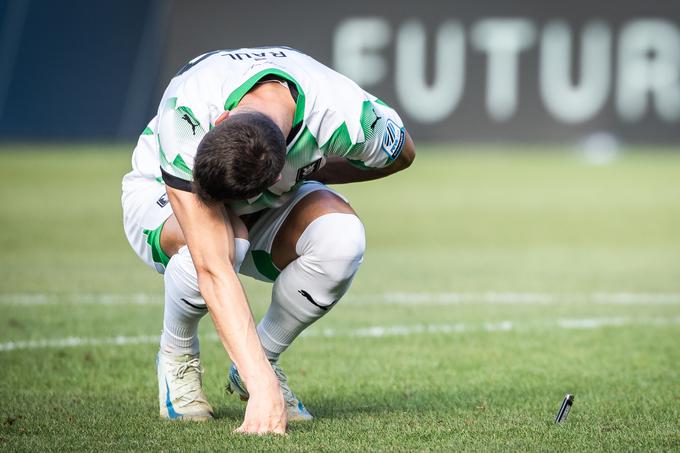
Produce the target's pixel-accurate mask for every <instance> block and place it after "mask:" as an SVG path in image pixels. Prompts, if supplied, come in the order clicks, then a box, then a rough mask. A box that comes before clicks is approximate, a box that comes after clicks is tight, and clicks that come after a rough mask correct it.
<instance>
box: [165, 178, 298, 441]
mask: <svg viewBox="0 0 680 453" xmlns="http://www.w3.org/2000/svg"><path fill="white" fill-rule="evenodd" d="M167 193H168V198H169V200H170V203H171V204H172V208H173V212H174V213H175V217H176V219H177V222H178V224H179V226H180V227H181V230H182V233H183V235H184V238H185V239H186V243H187V245H188V247H189V251H190V252H191V257H192V260H193V262H194V266H195V267H196V272H197V274H198V285H199V289H200V291H201V294H202V295H203V298H204V299H205V302H206V304H207V306H208V308H209V312H210V315H211V316H212V319H213V322H214V323H215V329H216V330H217V333H218V335H219V337H220V340H221V341H222V344H223V345H224V347H225V349H226V350H227V353H228V354H229V356H230V357H231V359H232V360H233V361H234V363H236V364H237V366H238V367H239V370H240V372H241V373H242V374H243V376H244V379H245V380H246V382H248V383H249V385H248V390H249V392H250V395H251V398H250V400H249V402H248V406H247V408H246V415H245V418H244V421H243V424H242V425H241V426H240V427H239V428H238V430H237V431H239V432H244V433H258V434H259V433H267V432H273V433H284V432H285V429H286V413H285V408H284V404H283V398H282V395H281V391H280V388H279V383H278V381H277V380H276V377H275V376H274V373H273V371H272V368H271V366H270V364H269V362H268V361H267V358H266V357H265V355H264V353H263V351H262V347H261V346H260V341H259V339H258V336H257V332H256V330H255V323H254V321H253V318H252V314H251V312H250V307H249V305H248V301H247V299H246V296H245V293H244V292H243V287H242V286H241V282H240V281H239V279H238V277H237V275H236V273H235V272H234V269H233V265H232V262H231V261H232V260H233V255H234V250H233V245H232V244H233V243H234V232H233V228H232V226H231V223H230V222H229V221H228V216H227V215H225V212H224V208H223V207H221V206H220V205H212V206H208V205H206V204H204V203H202V202H201V201H200V200H198V198H197V197H196V195H194V194H192V193H189V192H183V191H179V190H176V189H173V188H171V187H168V188H167Z"/></svg>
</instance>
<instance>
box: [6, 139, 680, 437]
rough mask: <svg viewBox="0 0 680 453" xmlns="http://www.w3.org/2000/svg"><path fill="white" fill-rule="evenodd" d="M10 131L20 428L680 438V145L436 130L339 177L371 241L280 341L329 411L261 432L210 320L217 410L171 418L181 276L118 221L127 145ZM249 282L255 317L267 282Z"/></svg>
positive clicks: (10, 335) (316, 409) (117, 433)
mask: <svg viewBox="0 0 680 453" xmlns="http://www.w3.org/2000/svg"><path fill="white" fill-rule="evenodd" d="M1 151H2V153H1V154H0V155H1V157H2V165H1V166H0V206H1V208H0V209H1V211H0V246H1V247H0V250H1V251H0V269H2V280H0V313H1V315H0V450H7V451H14V450H100V451H106V450H178V451H179V450H182V451H186V450H213V449H214V450H224V449H235V450H262V449H272V450H281V451H298V450H309V451H311V450H313V451H317V450H329V451H333V450H335V451H345V450H354V451H357V450H374V451H379V450H397V451H399V450H401V451H410V450H547V451H555V450H558V449H562V450H565V451H566V450H578V451H591V450H611V451H615V450H616V451H618V450H648V449H653V450H678V449H680V434H679V432H680V428H679V426H680V425H679V424H678V420H680V409H679V406H680V384H678V383H679V382H680V348H679V347H678V345H679V344H680V177H679V175H680V154H678V153H672V152H664V151H663V150H649V149H637V150H630V151H626V152H624V153H623V154H622V156H621V157H620V159H618V160H616V161H614V162H612V163H611V164H609V165H606V166H590V165H588V164H586V163H585V162H584V161H583V160H582V159H580V157H579V156H578V155H577V154H576V153H574V152H570V151H567V150H561V151H560V150H545V151H546V152H539V151H540V150H533V151H521V150H519V149H512V150H505V151H503V152H501V151H499V150H494V149H474V150H464V149H463V148H456V149H453V150H452V149H444V148H427V149H425V147H421V150H420V154H419V156H418V158H417V160H416V162H415V164H414V166H413V167H412V168H411V169H409V170H408V171H407V172H404V173H403V174H399V175H395V176H393V177H390V178H387V179H385V180H381V181H375V182H370V183H362V184H356V185H350V186H344V187H340V190H341V192H343V193H344V194H345V195H347V196H348V197H349V198H350V199H351V200H352V203H353V205H354V207H355V208H356V209H357V211H358V212H359V214H360V216H361V217H362V219H363V221H364V223H365V225H366V229H367V233H368V251H367V254H366V258H365V262H364V264H363V267H362V269H361V270H360V272H359V274H358V276H357V278H356V280H355V283H354V286H353V288H352V290H351V291H350V293H349V294H348V295H347V296H346V298H345V299H344V300H343V301H342V302H341V303H339V304H338V306H337V307H336V308H334V309H333V311H332V312H331V313H330V314H329V315H328V316H327V317H325V318H324V319H322V320H321V321H320V322H318V323H317V324H316V325H314V326H313V327H312V328H310V329H309V331H308V334H307V335H306V336H305V337H302V338H300V339H299V340H298V341H297V342H296V343H295V344H294V345H293V346H292V347H291V349H290V350H289V351H288V352H287V353H286V354H285V355H284V356H283V359H282V364H283V366H284V369H285V370H286V371H287V373H288V374H289V377H290V382H291V385H292V388H293V389H294V391H295V392H296V393H297V394H298V395H299V396H300V397H301V398H302V400H303V401H304V402H305V404H306V406H307V407H308V408H309V410H310V411H311V412H312V413H313V414H314V415H315V416H316V419H315V420H314V421H313V422H312V423H308V424H300V423H298V424H292V425H291V427H290V432H289V435H288V436H286V437H273V436H266V437H262V438H258V437H244V436H238V435H234V434H232V433H231V431H232V430H233V429H234V428H235V427H237V426H238V425H239V424H240V421H241V418H242V415H243V409H244V406H243V405H242V403H241V402H240V401H238V399H237V398H235V397H233V396H231V397H227V396H225V394H224V390H223V389H224V384H225V377H226V372H227V370H228V365H229V362H228V358H227V357H226V354H225V352H224V350H223V349H222V348H221V346H220V345H219V343H218V342H217V341H216V339H215V336H214V334H213V328H212V325H211V322H210V320H204V321H203V323H202V325H201V335H202V357H203V363H204V366H205V368H206V374H205V387H206V391H207V394H208V397H209V399H210V401H211V402H212V404H213V406H214V407H215V409H216V411H217V413H216V416H217V420H215V422H212V423H205V424H191V423H169V422H166V421H163V420H160V419H159V418H158V407H157V396H156V395H157V389H156V381H155V369H154V355H155V352H156V350H157V345H156V344H155V343H156V341H157V337H158V333H159V331H160V328H161V322H162V280H161V278H160V277H159V276H158V275H156V274H155V273H154V272H153V271H152V270H151V269H149V268H147V267H145V266H144V265H143V264H142V263H141V262H140V261H139V260H138V259H137V258H136V257H135V256H134V253H133V252H132V250H131V249H130V248H129V246H128V245H127V243H126V241H125V238H124V235H123V231H122V221H121V208H120V202H119V193H120V190H119V188H120V178H121V176H122V174H123V173H124V172H126V171H128V169H129V158H130V150H129V149H127V148H125V147H107V146H79V147H77V149H73V148H69V147H27V146H21V147H11V146H7V145H6V146H4V147H3V148H2V150H1ZM244 283H245V284H246V287H247V290H248V293H249V296H250V300H251V304H252V306H253V311H254V313H255V316H256V318H259V317H261V316H262V314H263V313H264V310H265V309H266V306H267V303H268V294H269V286H268V285H264V284H261V283H258V282H255V281H253V280H250V279H248V278H244ZM567 392H569V393H574V394H575V395H576V401H575V404H574V407H573V409H572V411H571V414H570V415H569V418H568V420H567V421H566V422H565V423H564V424H562V425H554V424H553V418H554V416H555V414H556V412H557V409H558V407H559V404H560V402H561V400H562V397H563V396H564V394H565V393H567Z"/></svg>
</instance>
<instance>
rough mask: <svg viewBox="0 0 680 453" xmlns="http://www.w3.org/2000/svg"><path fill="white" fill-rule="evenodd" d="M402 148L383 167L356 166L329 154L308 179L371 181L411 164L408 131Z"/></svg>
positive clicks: (413, 150)
mask: <svg viewBox="0 0 680 453" xmlns="http://www.w3.org/2000/svg"><path fill="white" fill-rule="evenodd" d="M405 134H406V141H405V143H404V148H403V149H402V151H401V153H400V154H399V156H398V157H397V158H396V159H395V160H394V162H392V163H391V164H390V165H388V166H387V167H383V168H369V169H362V168H357V167H355V166H354V165H352V164H350V163H349V162H348V161H347V159H344V158H342V157H335V156H330V157H328V158H327V160H326V165H324V166H323V167H322V168H321V169H319V170H318V171H316V172H315V173H312V174H311V175H310V177H309V179H313V180H315V181H319V182H321V183H324V184H348V183H352V182H361V181H372V180H374V179H380V178H384V177H385V176H389V175H392V174H394V173H397V172H399V171H402V170H405V169H407V168H408V167H410V166H411V164H412V163H413V161H414V159H415V158H416V148H415V145H414V143H413V140H412V139H411V136H410V135H409V134H408V132H405Z"/></svg>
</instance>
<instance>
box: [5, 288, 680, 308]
mask: <svg viewBox="0 0 680 453" xmlns="http://www.w3.org/2000/svg"><path fill="white" fill-rule="evenodd" d="M342 302H343V304H388V305H389V304H394V305H458V304H490V305H494V304H498V305H551V304H561V303H565V302H569V303H587V304H596V305H680V293H633V292H609V293H608V292H596V293H587V294H578V293H571V294H570V293H539V292H499V291H487V292H480V293H470V292H441V293H438V292H435V293H430V292H417V293H415V292H388V293H377V294H350V295H348V296H346V297H345V298H344V299H343V301H342ZM55 304H74V305H87V304H93V305H162V304H163V296H162V295H161V294H152V293H131V294H124V293H100V294H77V293H76V294H55V293H11V294H0V305H55Z"/></svg>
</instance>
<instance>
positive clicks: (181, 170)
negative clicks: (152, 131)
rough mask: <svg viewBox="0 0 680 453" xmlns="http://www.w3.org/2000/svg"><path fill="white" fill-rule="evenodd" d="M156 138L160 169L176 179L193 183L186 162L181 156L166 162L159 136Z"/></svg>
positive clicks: (191, 174) (166, 157) (166, 158)
mask: <svg viewBox="0 0 680 453" xmlns="http://www.w3.org/2000/svg"><path fill="white" fill-rule="evenodd" d="M156 137H157V141H158V151H159V155H160V158H161V168H162V169H163V170H165V171H167V172H168V173H170V174H172V175H173V176H177V177H178V178H181V179H184V180H185V181H193V173H192V171H191V169H190V168H189V166H188V165H187V164H186V162H184V159H182V156H180V155H179V154H178V155H177V156H175V159H174V160H173V161H172V162H170V161H169V160H168V156H166V155H165V151H163V146H161V136H160V135H157V136H156Z"/></svg>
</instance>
